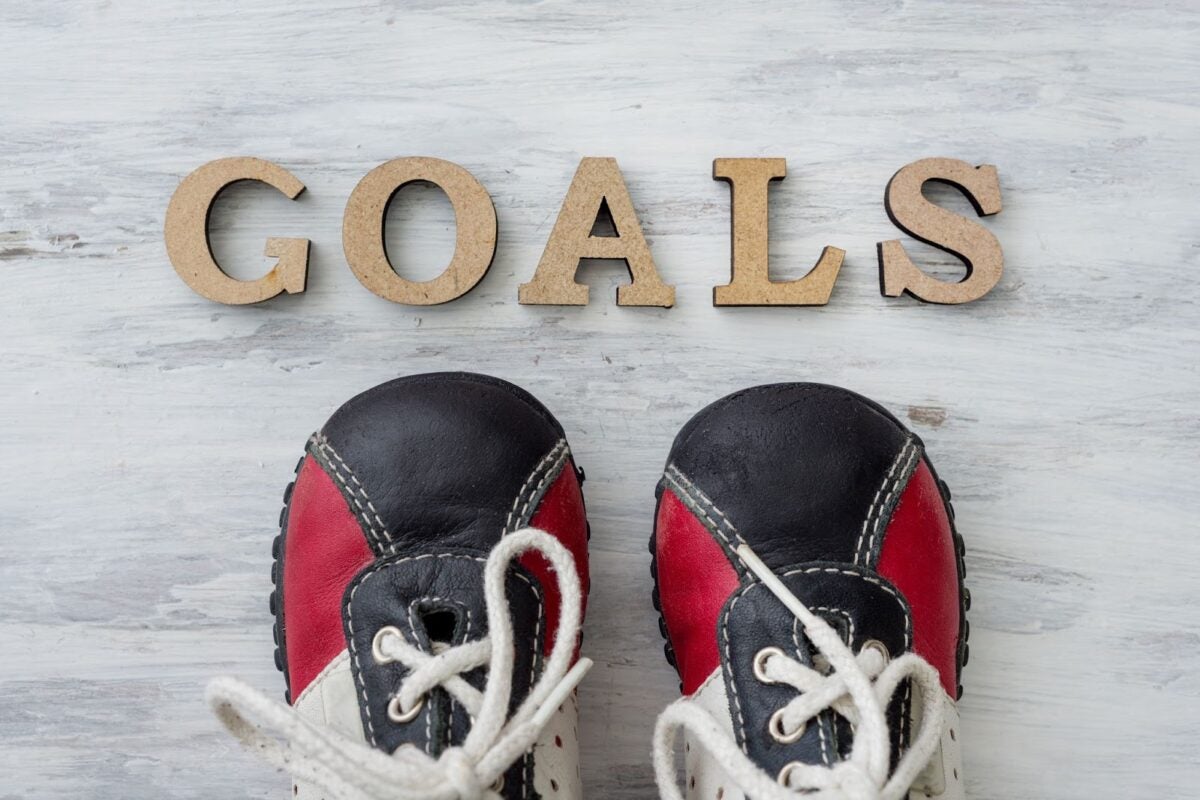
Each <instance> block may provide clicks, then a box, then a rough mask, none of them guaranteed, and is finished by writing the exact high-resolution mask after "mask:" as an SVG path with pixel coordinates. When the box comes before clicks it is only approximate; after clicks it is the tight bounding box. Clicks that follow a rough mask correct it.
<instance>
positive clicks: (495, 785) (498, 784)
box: [492, 773, 504, 794]
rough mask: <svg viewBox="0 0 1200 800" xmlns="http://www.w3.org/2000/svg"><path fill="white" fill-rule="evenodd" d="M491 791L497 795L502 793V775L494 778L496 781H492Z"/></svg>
mask: <svg viewBox="0 0 1200 800" xmlns="http://www.w3.org/2000/svg"><path fill="white" fill-rule="evenodd" d="M492 791H493V792H496V793H497V794H499V793H500V792H503V791H504V773H500V774H499V775H497V776H496V780H494V781H492Z"/></svg>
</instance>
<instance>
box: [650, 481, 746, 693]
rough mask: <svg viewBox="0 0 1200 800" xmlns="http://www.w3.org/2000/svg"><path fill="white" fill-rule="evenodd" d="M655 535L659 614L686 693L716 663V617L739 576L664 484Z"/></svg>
mask: <svg viewBox="0 0 1200 800" xmlns="http://www.w3.org/2000/svg"><path fill="white" fill-rule="evenodd" d="M655 541H656V547H657V559H658V594H659V599H660V600H661V602H662V613H663V619H664V620H666V623H667V633H668V634H670V637H671V646H672V648H673V649H674V650H675V663H676V665H677V666H678V668H679V676H680V679H681V680H682V681H683V693H684V694H691V693H693V692H694V691H696V690H697V689H698V688H700V685H701V684H702V683H704V679H705V678H707V677H708V676H709V675H710V674H712V671H713V670H714V669H716V668H717V667H718V666H719V665H720V663H721V659H720V654H719V652H718V650H717V620H718V617H719V616H720V613H721V608H722V607H723V606H724V605H725V601H726V600H728V599H729V596H730V595H731V594H733V592H734V590H735V589H737V587H738V576H737V572H736V571H735V570H734V568H733V566H732V565H731V564H730V563H729V559H728V557H727V556H726V555H725V551H724V550H722V549H721V546H720V545H719V544H717V541H716V540H715V539H714V538H713V535H712V534H711V533H709V531H708V529H707V528H705V527H704V524H703V523H702V522H700V520H698V519H697V518H696V516H695V515H694V514H693V513H692V512H691V511H690V510H689V509H688V507H687V506H685V505H684V504H683V502H682V501H681V500H680V499H679V498H678V497H676V496H675V494H674V493H672V492H671V491H669V490H665V491H664V492H663V496H662V502H660V503H659V506H658V519H657V520H656V524H655Z"/></svg>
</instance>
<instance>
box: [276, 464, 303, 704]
mask: <svg viewBox="0 0 1200 800" xmlns="http://www.w3.org/2000/svg"><path fill="white" fill-rule="evenodd" d="M306 458H308V448H307V447H305V450H304V455H302V456H300V460H299V461H297V462H296V469H295V470H294V476H296V477H298V476H299V475H300V468H301V467H303V466H304V459H306ZM296 477H293V478H292V480H291V482H290V483H288V485H287V488H286V489H284V490H283V508H281V509H280V510H279V534H278V535H277V536H276V537H275V538H274V540H272V542H271V585H272V589H271V597H270V599H269V601H268V607H269V608H270V611H271V622H272V624H271V636H272V638H273V639H274V640H275V668H276V669H278V670H279V671H280V672H282V673H283V681H284V684H285V685H286V686H287V688H286V689H285V690H284V692H283V699H284V700H285V701H286V702H287V703H288V704H291V702H292V681H291V678H290V677H288V668H287V644H286V639H285V638H284V637H285V635H286V632H287V631H286V627H285V625H284V618H283V553H284V542H285V540H286V538H287V525H288V510H289V509H290V508H291V504H292V491H293V490H294V489H295V488H296Z"/></svg>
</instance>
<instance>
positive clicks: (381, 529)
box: [313, 433, 392, 547]
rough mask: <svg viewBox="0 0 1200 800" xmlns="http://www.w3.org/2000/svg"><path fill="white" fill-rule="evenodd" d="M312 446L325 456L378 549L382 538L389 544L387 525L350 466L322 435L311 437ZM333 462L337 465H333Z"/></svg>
mask: <svg viewBox="0 0 1200 800" xmlns="http://www.w3.org/2000/svg"><path fill="white" fill-rule="evenodd" d="M313 444H315V445H316V446H317V449H318V450H319V451H320V452H321V454H322V455H324V456H325V463H326V464H328V465H329V469H330V471H331V472H332V473H333V477H334V478H335V479H336V480H337V482H338V483H340V484H341V485H342V488H343V489H344V490H345V491H346V494H347V495H349V497H350V501H351V502H352V503H353V504H354V506H355V507H356V508H357V512H356V516H357V517H358V518H359V519H360V520H361V521H362V522H363V523H364V524H365V525H366V527H367V530H368V531H369V532H370V534H371V536H372V538H374V539H375V542H376V544H378V545H379V546H380V547H383V541H382V538H386V539H387V541H388V542H389V543H391V541H392V534H391V532H390V531H388V529H387V525H385V524H384V523H383V520H382V519H381V518H380V516H379V511H378V510H377V509H376V508H375V504H374V503H372V502H371V498H370V497H368V496H367V490H366V488H365V487H364V486H363V485H362V483H361V482H359V480H358V476H356V475H355V474H354V470H352V469H350V465H349V464H347V463H346V462H345V461H344V460H342V457H341V456H340V455H338V452H337V450H335V449H334V448H333V445H331V444H330V443H329V440H328V439H327V438H325V435H324V434H321V433H318V434H315V435H314V436H313ZM334 461H336V462H337V463H336V464H335V463H334ZM339 464H340V465H341V466H342V468H344V469H345V470H346V474H347V475H349V476H350V478H349V480H347V479H346V477H345V476H343V475H342V473H341V471H340V470H339V469H338V465H339ZM350 482H353V483H354V486H356V487H358V488H357V490H356V489H354V488H352V487H351V486H350ZM359 496H361V497H362V501H363V502H365V503H366V506H365V507H364V506H363V502H359V499H358V498H359ZM368 512H369V513H368ZM381 533H382V534H383V537H382V538H381V537H380V534H381Z"/></svg>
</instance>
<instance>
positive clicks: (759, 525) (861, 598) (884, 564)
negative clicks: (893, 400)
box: [650, 383, 970, 800]
mask: <svg viewBox="0 0 1200 800" xmlns="http://www.w3.org/2000/svg"><path fill="white" fill-rule="evenodd" d="M650 550H651V553H652V554H653V555H654V561H653V567H652V571H653V572H654V575H655V587H656V588H655V593H654V603H655V607H656V608H657V609H658V610H659V611H660V612H661V615H662V616H661V629H662V632H663V636H664V637H665V638H666V640H667V644H666V654H667V659H668V661H669V662H670V663H671V664H672V665H673V666H674V667H675V668H676V669H677V670H678V673H679V677H680V679H681V681H682V684H681V690H682V693H683V695H684V697H682V698H681V699H680V700H678V701H676V702H675V703H673V704H672V705H671V706H669V707H668V708H667V710H666V711H664V712H663V714H662V715H661V716H660V718H659V720H658V725H657V727H656V730H655V739H654V760H655V771H656V773H657V778H658V782H659V787H660V791H661V792H662V795H663V797H665V798H669V799H670V800H679V798H681V797H682V796H683V794H682V793H681V792H680V789H679V786H678V785H677V777H678V776H677V765H676V761H675V759H676V755H675V744H674V743H675V738H676V735H677V734H678V733H679V732H680V731H682V732H683V733H684V737H685V745H684V750H685V755H684V782H685V787H686V794H687V797H688V798H698V799H702V800H740V799H741V798H743V797H745V796H750V797H753V798H755V800H795V798H796V796H797V792H801V793H816V796H819V797H828V798H846V799H847V800H867V798H870V799H871V800H876V799H877V798H888V799H889V800H895V799H897V798H906V797H917V798H924V797H941V798H946V800H951V799H952V798H962V797H963V780H962V765H961V761H960V755H959V747H958V742H959V738H960V737H959V731H958V714H957V712H956V710H955V700H957V698H958V697H959V695H960V694H961V689H960V685H959V675H960V672H961V669H962V667H963V665H964V664H965V663H966V661H967V645H966V638H967V623H966V619H965V613H966V610H967V607H968V605H969V597H970V596H969V594H968V593H967V591H966V589H965V588H964V587H963V575H964V569H963V560H962V558H963V544H962V539H961V538H960V537H959V535H958V534H957V533H956V532H955V529H954V512H953V510H952V509H951V507H950V492H949V490H948V489H947V488H946V485H945V484H944V483H943V482H941V481H940V480H939V479H938V477H937V473H936V472H934V470H933V466H932V465H931V464H930V463H929V459H928V457H927V456H926V454H925V448H924V446H923V444H922V443H921V440H920V439H919V438H917V436H916V435H914V434H913V433H911V432H910V431H908V430H907V429H906V428H905V427H904V426H903V425H902V424H900V422H898V421H897V420H896V418H895V417H893V416H892V415H891V414H889V413H888V412H887V411H885V410H884V409H883V408H881V407H880V406H879V405H877V404H875V403H873V402H871V401H870V400H867V399H866V398H863V397H860V396H858V395H856V394H854V393H852V392H848V391H846V390H844V389H837V388H834V387H831V386H821V385H816V384H803V383H793V384H777V385H771V386H759V387H755V388H752V389H747V390H745V391H741V392H737V393H735V394H732V395H730V396H728V397H726V398H724V399H722V400H719V401H717V402H716V403H713V404H712V405H710V406H709V407H708V408H706V409H704V410H703V411H701V412H700V413H699V414H697V415H696V416H695V417H693V418H692V420H691V421H690V422H689V423H688V424H687V425H686V426H684V428H683V430H681V431H680V432H679V435H678V436H677V437H676V439H675V443H674V446H673V447H672V449H671V455H670V458H669V459H668V462H667V466H666V470H665V472H664V474H663V478H662V481H661V483H660V484H659V487H658V509H657V512H656V519H655V526H654V536H653V538H652V539H651V547H650ZM910 792H911V794H910Z"/></svg>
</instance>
